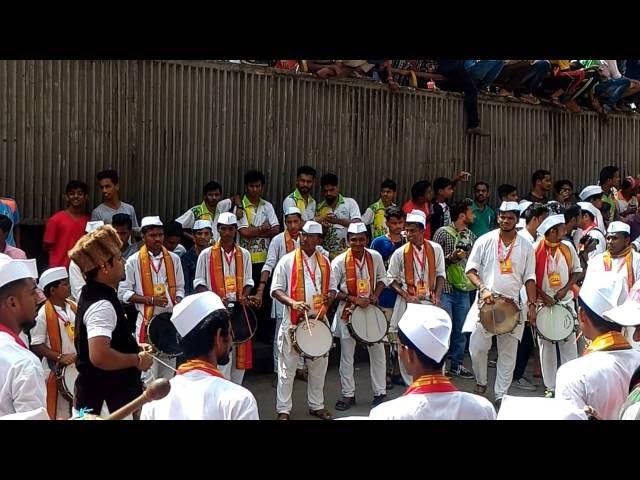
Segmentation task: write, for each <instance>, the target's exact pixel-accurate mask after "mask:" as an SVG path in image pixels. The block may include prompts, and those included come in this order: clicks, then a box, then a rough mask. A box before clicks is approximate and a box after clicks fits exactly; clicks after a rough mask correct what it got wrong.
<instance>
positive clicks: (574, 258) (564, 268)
mask: <svg viewBox="0 0 640 480" xmlns="http://www.w3.org/2000/svg"><path fill="white" fill-rule="evenodd" d="M540 242H544V240H539V241H538V242H536V243H535V245H534V246H533V250H534V252H536V251H537V250H538V246H539V245H540ZM562 243H563V244H564V245H566V246H567V247H568V248H569V251H570V252H571V263H572V264H573V268H572V269H571V271H569V265H567V260H566V258H565V257H564V255H563V254H562V252H561V251H560V249H556V255H555V258H554V257H551V254H550V253H549V252H547V260H546V266H545V270H544V276H543V277H542V291H543V292H544V293H546V294H547V295H549V296H550V297H551V298H553V296H554V295H555V294H556V292H557V291H558V290H560V289H561V288H563V287H564V286H565V285H566V284H567V283H569V278H570V277H571V274H572V273H580V272H582V266H581V265H580V259H579V258H578V253H577V252H576V249H575V248H573V245H572V244H571V243H570V242H567V241H566V240H562ZM534 258H535V257H534ZM554 265H555V267H556V268H555V269H553V270H550V267H553V266H554ZM551 271H553V272H557V273H559V274H560V286H558V287H552V286H551V283H550V282H549V272H551ZM571 300H573V292H571V291H569V292H567V295H566V296H565V297H564V298H562V299H561V301H562V302H563V303H566V302H569V301H571Z"/></svg>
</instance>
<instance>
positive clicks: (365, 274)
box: [329, 248, 387, 338]
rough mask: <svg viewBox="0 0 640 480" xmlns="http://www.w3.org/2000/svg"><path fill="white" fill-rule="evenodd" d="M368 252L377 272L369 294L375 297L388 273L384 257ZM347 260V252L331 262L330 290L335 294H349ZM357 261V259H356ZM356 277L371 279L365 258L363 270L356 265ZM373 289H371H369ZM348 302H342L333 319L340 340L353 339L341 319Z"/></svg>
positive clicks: (367, 249)
mask: <svg viewBox="0 0 640 480" xmlns="http://www.w3.org/2000/svg"><path fill="white" fill-rule="evenodd" d="M365 250H366V251H367V252H369V253H370V254H371V258H372V260H373V269H374V270H375V272H374V273H373V274H374V281H373V290H372V291H370V292H369V295H373V292H374V291H375V288H376V285H377V284H378V282H384V281H385V280H386V277H387V272H386V271H385V269H384V260H383V259H382V255H380V254H379V253H378V252H376V251H375V250H371V249H369V248H366V249H365ZM346 259H347V252H344V253H341V254H340V255H338V256H337V257H336V258H334V259H333V261H332V262H331V282H330V284H329V290H333V291H334V292H342V293H346V294H348V293H349V291H348V290H347V267H346ZM354 260H355V257H354ZM356 277H357V278H358V279H364V280H369V278H371V272H369V267H368V266H367V262H366V260H365V257H364V256H363V257H362V270H360V269H359V268H358V266H357V265H356ZM369 288H371V287H369ZM345 305H346V302H344V301H341V302H340V303H339V304H338V309H337V310H336V315H335V317H333V325H332V328H331V329H332V330H333V334H334V336H336V337H339V338H351V334H350V333H349V330H348V329H347V327H346V325H345V322H344V320H342V319H341V318H340V317H341V315H342V312H343V311H344V307H345Z"/></svg>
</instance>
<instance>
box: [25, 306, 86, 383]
mask: <svg viewBox="0 0 640 480" xmlns="http://www.w3.org/2000/svg"><path fill="white" fill-rule="evenodd" d="M53 308H54V310H55V311H56V312H57V313H58V315H60V317H62V319H61V318H60V317H57V318H56V319H57V320H58V328H59V329H60V342H61V347H62V352H60V353H76V347H75V346H74V344H73V338H69V335H68V333H67V329H66V328H65V326H64V320H66V321H68V322H71V324H72V325H75V323H76V315H75V313H73V310H71V306H70V305H69V304H68V303H67V304H66V305H65V308H62V307H58V306H57V305H54V306H53ZM45 311H46V307H42V308H41V309H40V310H39V311H38V315H37V316H36V326H35V327H33V328H32V329H31V345H46V346H47V347H48V348H51V342H50V341H49V333H48V331H47V316H46V313H45ZM45 365H46V368H45ZM42 367H43V369H44V370H45V373H47V370H48V369H49V364H48V362H47V360H46V358H45V359H43V365H42Z"/></svg>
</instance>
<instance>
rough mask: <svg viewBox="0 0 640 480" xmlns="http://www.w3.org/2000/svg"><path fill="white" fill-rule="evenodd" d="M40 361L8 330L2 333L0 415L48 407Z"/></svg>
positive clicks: (0, 340)
mask: <svg viewBox="0 0 640 480" xmlns="http://www.w3.org/2000/svg"><path fill="white" fill-rule="evenodd" d="M46 395H47V394H46V389H45V377H44V371H43V370H42V365H41V364H40V360H39V359H38V357H36V356H35V355H34V354H33V353H32V352H30V351H29V350H27V349H26V348H24V347H23V346H21V345H19V344H18V343H17V342H16V340H15V339H14V338H13V337H12V336H11V335H10V334H8V333H6V332H0V417H2V416H4V415H10V414H12V413H20V412H28V411H31V410H36V409H39V408H45V409H46V408H47V402H46Z"/></svg>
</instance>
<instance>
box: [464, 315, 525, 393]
mask: <svg viewBox="0 0 640 480" xmlns="http://www.w3.org/2000/svg"><path fill="white" fill-rule="evenodd" d="M493 336H494V335H492V334H490V333H489V332H487V331H486V330H485V328H484V327H483V326H482V325H481V324H480V323H479V322H478V323H476V325H475V328H474V329H473V332H472V333H471V339H470V340H469V353H470V354H471V365H472V368H473V373H474V374H475V376H476V382H477V383H478V384H479V385H485V386H486V385H487V362H488V357H489V350H490V349H491V337H493ZM497 337H498V338H497V343H498V365H497V369H496V382H495V386H494V388H493V391H494V392H495V398H496V399H498V398H502V397H503V396H504V395H506V393H507V391H508V390H509V386H510V385H511V382H512V381H513V370H514V369H515V366H516V354H517V352H518V339H517V338H516V337H514V336H513V335H511V334H508V333H507V334H504V335H497Z"/></svg>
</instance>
